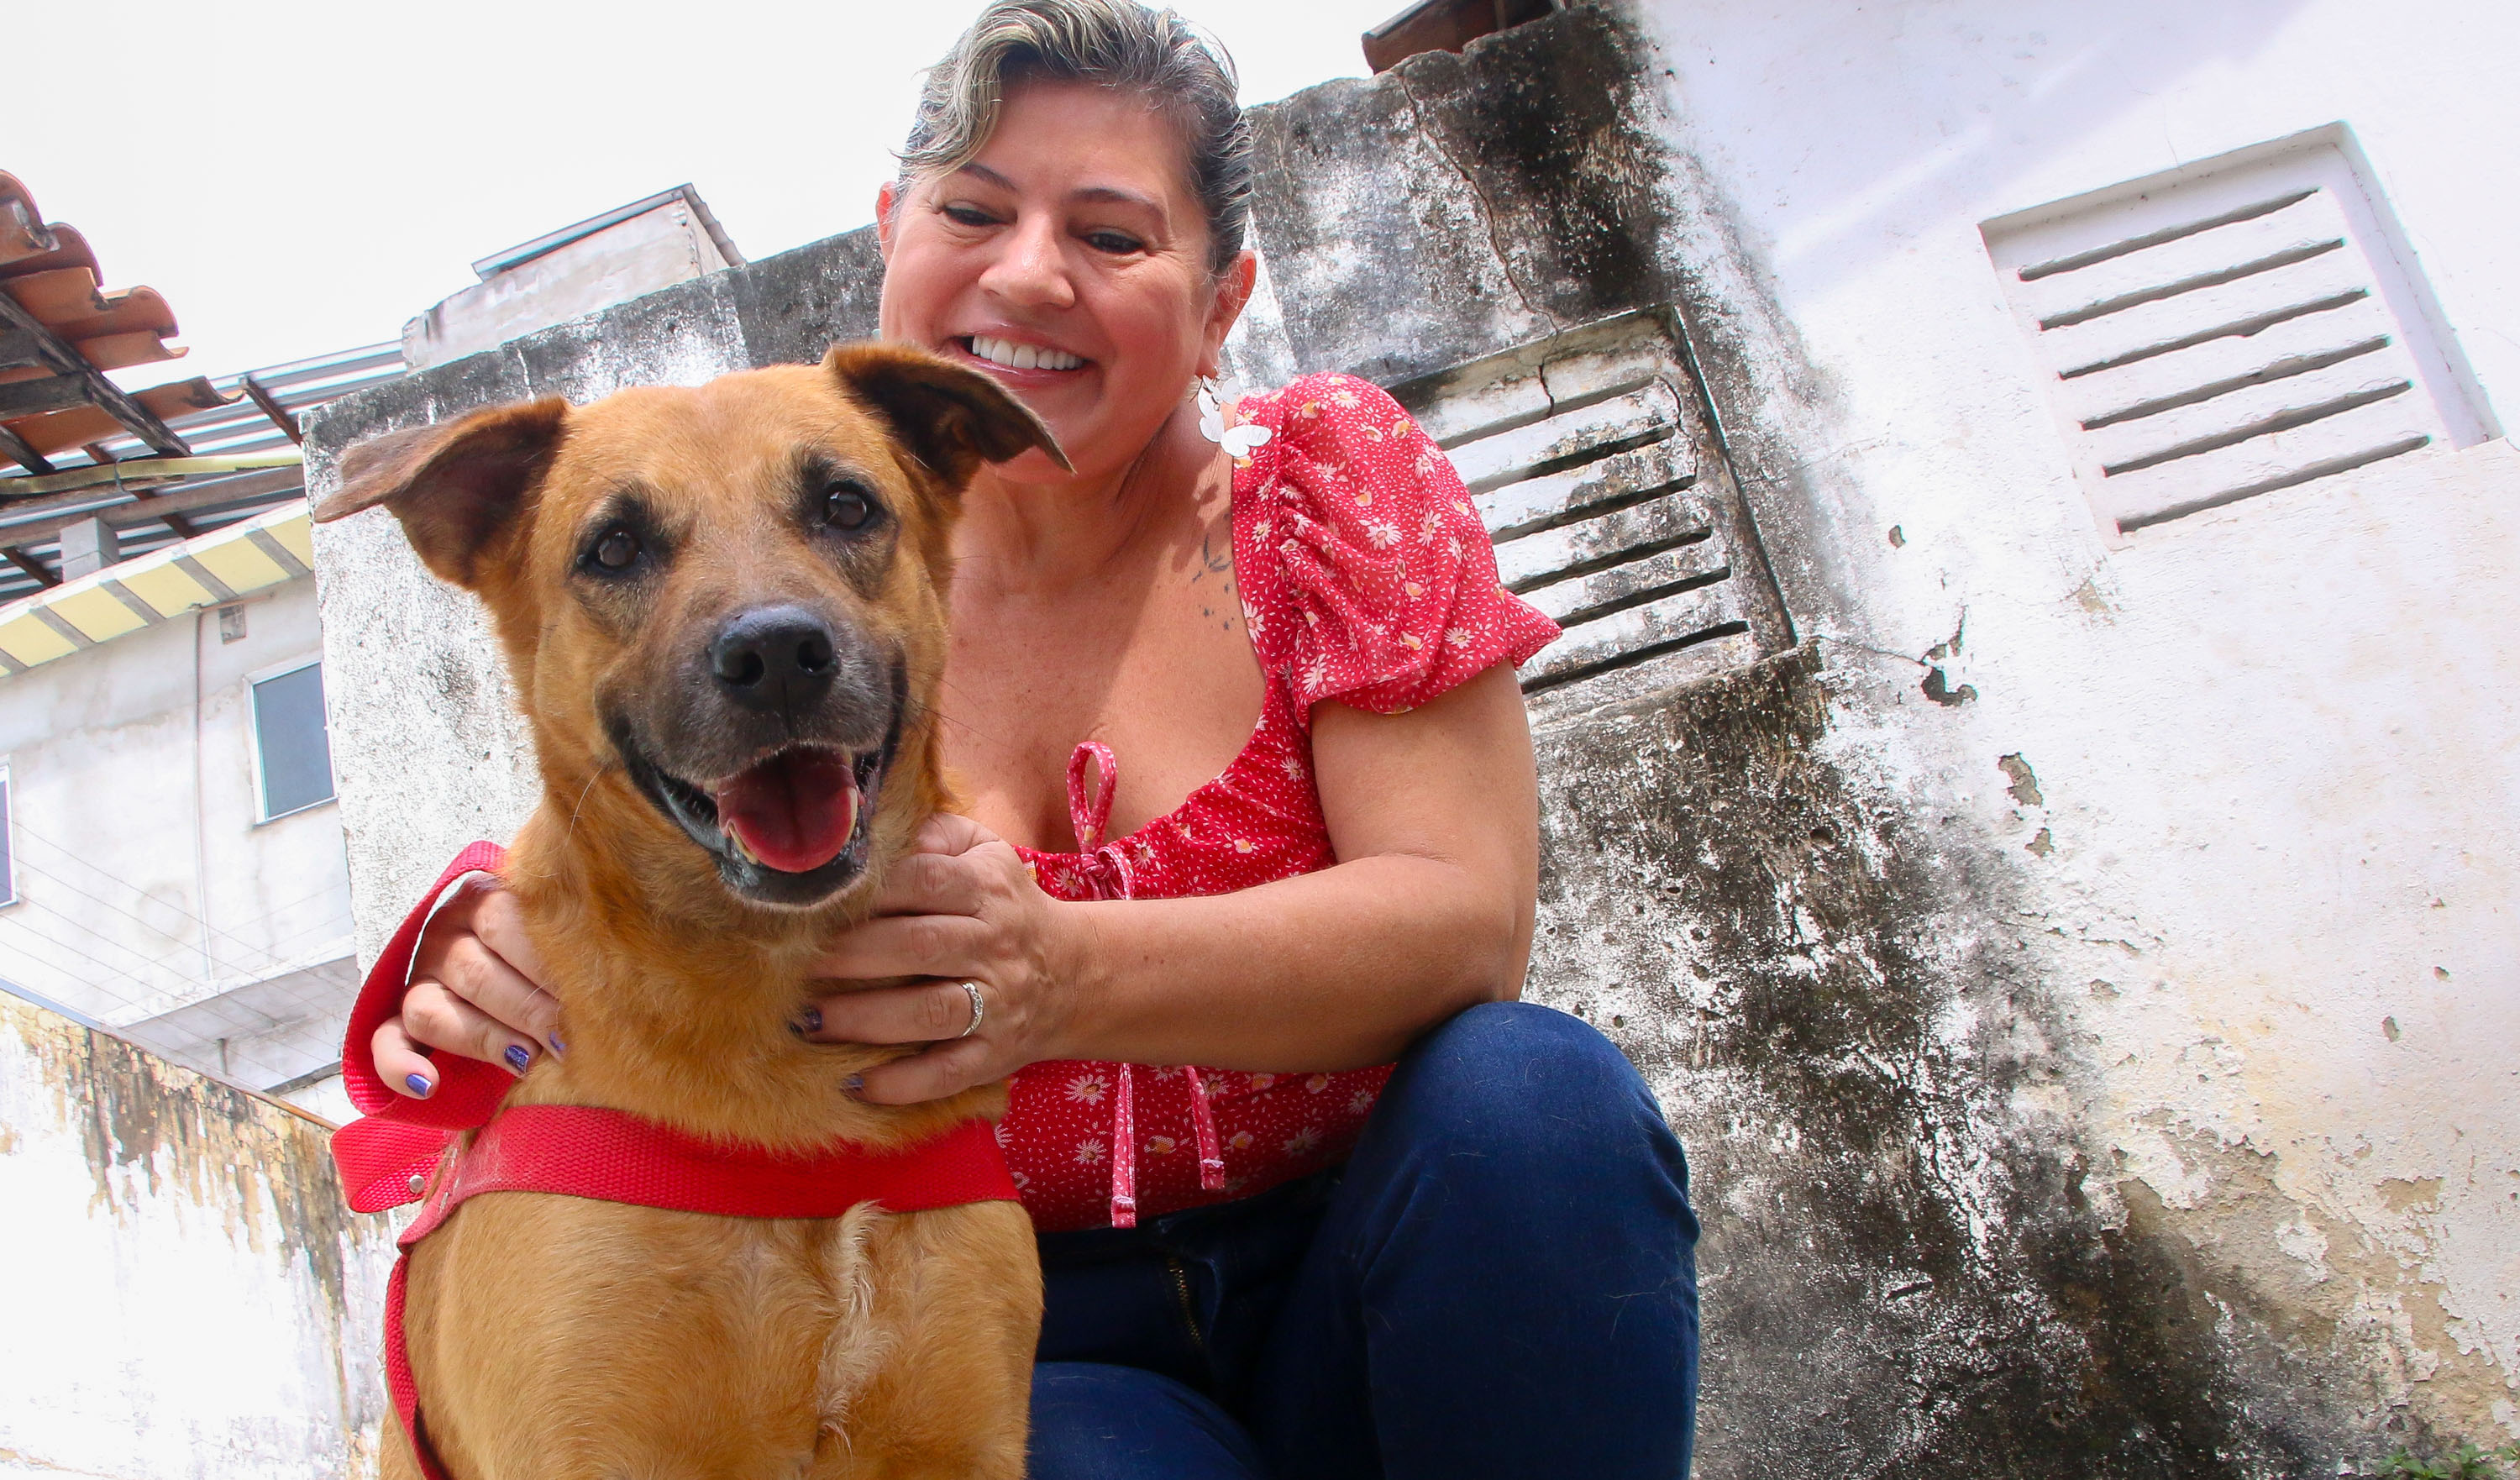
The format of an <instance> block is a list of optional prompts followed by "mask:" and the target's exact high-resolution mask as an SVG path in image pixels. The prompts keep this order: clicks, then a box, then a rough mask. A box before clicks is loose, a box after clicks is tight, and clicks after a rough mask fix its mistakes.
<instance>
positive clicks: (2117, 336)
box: [1986, 130, 2477, 530]
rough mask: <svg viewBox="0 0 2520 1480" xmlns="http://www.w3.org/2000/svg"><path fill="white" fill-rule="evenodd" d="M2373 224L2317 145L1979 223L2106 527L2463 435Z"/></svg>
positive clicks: (2446, 385)
mask: <svg viewBox="0 0 2520 1480" xmlns="http://www.w3.org/2000/svg"><path fill="white" fill-rule="evenodd" d="M2376 210H2377V207H2376V206H2375V205H2374V204H2373V202H2372V201H2371V199H2370V197H2369V196H2368V194H2367V192H2365V191H2364V190H2363V186H2362V184H2361V182H2360V180H2359V179H2358V178H2357V177H2356V175H2355V172H2354V169H2353V166H2352V164H2351V163H2350V161H2348V159H2347V158H2346V157H2345V156H2344V154H2343V153H2342V151H2340V150H2339V148H2338V147H2337V144H2336V140H2335V134H2334V132H2333V131H2324V130H2323V131H2320V132H2319V133H2318V134H2315V135H2312V136H2308V137H2306V138H2304V139H2302V140H2300V141H2295V142H2291V143H2288V144H2287V145H2284V146H2273V147H2270V148H2267V149H2263V150H2259V151H2253V152H2249V155H2248V156H2247V157H2240V158H2239V159H2238V160H2237V161H2236V162H2233V163H2229V164H2224V165H2220V166H2218V165H2217V164H2216V163H2214V161H2207V162H2206V163H2205V164H2202V165H2199V166H2196V167H2194V168H2192V169H2190V170H2187V171H2175V172H2173V173H2172V174H2171V175H2169V176H2163V177H2156V178H2154V179H2152V180H2143V181H2136V182H2133V183H2132V184H2130V185H2127V186H2123V187H2118V188H2116V189H2113V190H2111V191H2107V192H2103V193H2099V194H2097V195H2094V196H2092V197H2086V198H2084V199H2083V201H2081V202H2061V203H2059V204H2057V205H2054V206H2048V207H2043V208H2041V209H2039V210H2036V211H2029V212H2023V213H2022V214H2021V215H2020V216H2017V217H2010V218H2006V219H2004V220H2002V221H1995V222H1990V223H1988V225H1987V228H1986V239H1987V245H1988V249H1989V251H1990V252H1991V253H1992V254H1993V256H1994V258H1995V262H1996V266H1997V269H1998V271H1999V273H2000V274H2001V276H2002V279H2003V286H2004V291H2005V292H2006V293H2007V294H2008V295H2009V296H2010V297H2011V299H2012V302H2013V307H2014V310H2015V312H2016V313H2017V315H2018V316H2019V319H2020V321H2021V323H2022V326H2023V329H2024V331H2025V333H2027V334H2028V335H2029V336H2030V337H2031V340H2032V342H2033V344H2034V346H2035V347H2036V349H2037V351H2038V354H2039V357H2040V359H2041V361H2042V362H2043V363H2044V365H2045V366H2046V369H2047V372H2048V393H2049V396H2050V399H2051V400H2052V402H2053V403H2054V405H2055V407H2056V410H2057V412H2058V414H2059V421H2060V422H2061V423H2062V424H2064V426H2065V428H2066V433H2067V436H2068V438H2069V440H2070V441H2071V443H2072V445H2073V449H2074V455H2075V461H2076V465H2077V470H2078V471H2079V472H2080V474H2081V477H2082V479H2083V482H2084V485H2085V488H2086V489H2087V491H2088V492H2089V493H2090V494H2091V497H2092V502H2093V507H2094V509H2095V511H2096V512H2097V513H2098V514H2099V515H2100V516H2101V517H2102V518H2103V519H2104V520H2105V521H2107V522H2108V523H2109V524H2110V525H2111V526H2112V527H2114V528H2117V529H2121V530H2125V529H2138V528H2142V527H2145V526H2147V525H2152V524H2158V523H2161V522H2163V521H2165V520H2167V519H2171V518H2176V517H2180V516H2183V515H2185V514H2190V513H2195V512H2198V511H2201V510H2204V509H2210V508H2220V507H2222V506H2224V505H2227V504H2229V503H2232V502H2235V501H2237V500H2238V499H2241V498H2247V497H2253V496H2255V495H2257V494H2260V493H2265V492H2270V491H2273V490H2274V489H2277V488H2286V487H2293V486H2296V485H2298V484H2300V483H2303V482H2307V481H2310V480H2312V479H2315V478H2318V477H2321V476H2328V475H2331V474H2333V473H2334V472H2336V471H2347V470H2350V469H2353V468H2360V467H2367V466H2368V465H2369V464H2370V463H2372V462H2374V461H2377V460H2379V459H2381V458H2384V457H2395V456H2403V455H2404V454H2405V453H2407V452H2408V451H2413V450H2417V449H2420V448H2422V447H2424V446H2427V445H2429V444H2430V443H2431V442H2432V441H2435V440H2444V439H2450V440H2455V439H2456V438H2457V437H2459V436H2460V435H2462V434H2468V433H2473V432H2474V431H2475V429H2476V427H2475V423H2476V420H2477V419H2476V418H2475V416H2474V415H2473V413H2471V412H2469V411H2468V410H2467V409H2466V408H2465V407H2464V406H2463V405H2460V404H2457V401H2458V396H2457V393H2456V390H2455V384H2454V381H2455V378H2454V377H2446V376H2445V375H2444V371H2445V369H2446V368H2447V367H2448V365H2449V364H2450V362H2451V360H2452V359H2453V358H2454V350H2455V346H2451V352H2450V353H2448V354H2446V353H2444V352H2443V348H2442V346H2441V345H2440V344H2438V343H2432V342H2430V341H2429V337H2428V336H2429V330H2428V327H2427V326H2426V325H2424V324H2422V323H2410V322H2408V320H2406V319H2405V318H2403V317H2402V310H2403V307H2404V305H2406V304H2408V303H2411V302H2417V301H2421V298H2420V293H2419V292H2417V290H2418V289H2419V287H2420V285H2418V284H2412V283H2410V282H2408V280H2406V279H2405V278H2404V277H2403V275H2402V274H2400V270H2399V267H2398V258H2397V256H2396V255H2395V254H2394V253H2391V252H2390V251H2388V250H2387V249H2386V248H2385V247H2384V246H2383V245H2382V238H2381V228H2380V226H2379V224H2378V223H2379V221H2380V218H2379V217H2378V216H2377V214H2376ZM2445 389H2449V390H2450V392H2451V394H2450V396H2449V397H2448V400H2449V403H2450V404H2449V405H2448V409H2447V410H2446V403H2445V396H2444V391H2445ZM2471 439H2472V437H2471Z"/></svg>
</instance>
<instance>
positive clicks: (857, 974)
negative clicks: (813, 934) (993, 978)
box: [813, 915, 996, 981]
mask: <svg viewBox="0 0 2520 1480" xmlns="http://www.w3.org/2000/svg"><path fill="white" fill-rule="evenodd" d="M995 938H996V932H995V931H994V930H993V929H992V928H991V927H990V926H989V925H988V924H987V923H986V922H984V921H982V920H980V919H975V918H974V917H971V916H967V915H883V916H877V918H876V919H871V920H868V921H867V922H866V923H865V924H862V925H858V926H855V927H854V928H852V929H850V930H848V931H846V932H845V933H843V934H842V935H841V936H840V937H839V938H838V939H837V940H834V941H832V948H831V949H830V950H829V951H826V952H825V953H823V956H822V958H821V959H820V960H818V961H816V962H815V963H814V965H813V973H814V974H815V975H816V976H835V977H839V978H841V979H843V980H849V981H875V980H880V979H881V978H883V977H886V976H976V975H979V974H981V968H982V965H983V964H984V961H985V959H986V957H987V955H988V951H989V944H990V942H991V941H992V940H993V939H995Z"/></svg>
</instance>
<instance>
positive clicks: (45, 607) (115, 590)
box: [0, 498, 315, 674]
mask: <svg viewBox="0 0 2520 1480" xmlns="http://www.w3.org/2000/svg"><path fill="white" fill-rule="evenodd" d="M312 530H313V525H312V521H311V519H310V518H309V516H308V514H307V510H306V501H305V500H304V499H303V498H292V499H290V500H289V501H288V502H286V503H284V504H282V505H281V506H280V507H278V508H271V509H264V510H263V511H261V512H260V513H258V514H252V513H248V514H244V515H241V516H236V517H233V518H232V519H231V520H230V521H229V522H228V523H227V524H226V525H225V526H224V527H222V528H220V529H217V530H215V531H212V532H210V533H207V534H202V535H197V536H195V537H194V538H192V539H188V540H182V541H175V542H163V541H161V542H157V543H155V544H153V545H152V546H151V547H150V548H149V549H148V550H147V551H146V552H145V553H142V554H140V555H138V556H136V557H134V556H129V555H126V558H125V559H123V560H122V561H118V562H117V563H115V564H112V565H109V566H107V567H106V568H104V569H103V570H100V571H97V572H96V573H94V574H92V575H84V576H81V577H79V578H78V579H76V580H72V581H65V582H63V583H62V584H60V585H58V586H53V587H48V588H46V589H44V590H42V591H40V592H37V593H36V594H35V595H32V596H29V597H26V598H24V599H22V600H21V601H16V602H11V603H10V604H8V605H4V606H0V672H6V673H12V674H14V673H19V672H22V671H23V670H25V669H27V668H31V667H34V666H36V665H38V664H41V663H49V662H51V661H52V660H53V659H55V658H57V657H67V656H68V655H69V654H71V653H73V652H76V651H78V650H81V649H83V648H93V647H95V646H97V645H98V644H99V643H109V642H112V640H113V639H115V638H117V637H121V636H123V635H125V634H127V633H132V632H137V631H139V630H140V629H142V628H143V627H151V626H155V625H157V624H158V623H159V622H162V621H165V620H167V619H169V618H171V617H178V616H182V615H184V614H186V613H187V612H190V611H192V610H193V609H194V608H196V607H200V606H216V605H223V604H225V603H228V602H232V601H235V600H237V599H238V598H239V597H244V596H249V595H251V594H252V593H254V592H256V591H262V590H265V589H267V588H269V587H273V586H277V585H279V584H280V583H282V582H283V581H288V580H293V579H294V578H296V577H298V576H301V575H304V574H306V573H307V572H308V571H309V570H311V569H312V568H313V565H314V561H315V543H314V536H313V532H312Z"/></svg>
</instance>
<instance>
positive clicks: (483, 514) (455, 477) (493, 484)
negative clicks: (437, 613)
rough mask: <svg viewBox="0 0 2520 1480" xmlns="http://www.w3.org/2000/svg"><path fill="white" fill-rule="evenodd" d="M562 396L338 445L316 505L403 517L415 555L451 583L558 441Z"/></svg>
mask: <svg viewBox="0 0 2520 1480" xmlns="http://www.w3.org/2000/svg"><path fill="white" fill-rule="evenodd" d="M567 417H568V403H567V402H566V401H562V400H558V399H552V400H543V401H527V402H524V403H522V404H520V405H516V406H494V407H492V408H490V409H489V410H487V411H476V412H474V413H472V415H471V416H468V417H466V418H464V419H463V420H461V421H457V422H449V423H447V424H446V425H444V426H416V427H413V428H412V429H410V430H408V431H389V432H386V433H385V434H384V435H382V436H377V437H370V438H368V439H367V440H366V441H364V442H360V443H357V444H355V445H354V446H352V447H351V448H350V449H349V450H348V451H347V452H344V453H342V454H341V468H340V472H341V486H340V487H338V488H337V489H335V490H333V492H332V494H331V495H330V496H329V497H327V498H326V499H325V500H324V502H323V504H322V505H321V506H319V507H318V508H317V509H316V510H315V517H316V518H317V519H319V520H320V519H337V518H341V517H344V516H348V515H353V514H356V513H358V512H359V511H360V510H362V509H372V508H374V507H375V506H377V505H379V504H382V505H384V506H385V507H386V508H387V509H389V510H391V511H393V516H394V517H396V518H398V519H400V520H402V527H403V533H404V534H405V535H407V536H409V538H410V540H411V545H412V548H413V549H414V550H417V551H419V552H420V559H421V561H422V562H423V563H424V564H426V565H427V566H428V568H429V569H430V570H432V571H435V572H436V573H437V575H438V576H439V577H440V578H442V579H445V580H449V581H453V582H454V583H455V584H457V585H459V586H472V585H475V584H476V582H475V580H474V576H475V574H476V573H477V571H476V566H477V561H478V558H479V556H480V555H481V553H482V552H483V551H484V550H485V549H487V548H488V547H489V546H490V544H491V543H492V542H493V541H495V540H497V539H498V538H499V537H500V536H501V535H502V534H504V533H505V532H507V530H508V529H509V528H510V527H511V526H512V525H513V524H514V523H515V521H516V516H517V513H518V511H520V510H521V509H522V508H523V507H524V503H525V496H526V493H527V492H528V490H530V489H531V488H532V487H533V486H534V484H535V482H536V481H537V480H538V479H540V478H541V476H542V473H543V470H544V469H545V468H547V467H549V466H550V464H551V458H552V454H553V453H554V452H556V451H558V450H559V448H560V440H561V432H562V426H563V424H564V423H565V422H566V420H567Z"/></svg>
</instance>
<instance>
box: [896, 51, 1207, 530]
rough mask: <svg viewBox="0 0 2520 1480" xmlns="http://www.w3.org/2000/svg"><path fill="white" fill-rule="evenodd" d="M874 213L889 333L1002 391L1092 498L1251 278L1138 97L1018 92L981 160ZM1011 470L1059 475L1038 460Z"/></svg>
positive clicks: (1122, 464)
mask: <svg viewBox="0 0 2520 1480" xmlns="http://www.w3.org/2000/svg"><path fill="white" fill-rule="evenodd" d="M877 209H878V212H879V215H878V218H877V220H878V232H879V235H880V238H881V240H882V243H883V247H884V254H885V271H884V287H883V315H882V326H883V334H884V336H885V337H886V338H892V339H907V340H909V341H911V342H912V343H915V344H920V345H922V346H924V347H926V348H928V349H932V350H935V351H936V352H937V353H939V354H942V355H945V356H946V357H948V358H950V359H955V360H960V361H962V362H963V363H965V364H967V365H969V366H971V367H972V368H974V369H976V370H979V371H981V372H983V373H984V374H987V375H990V376H993V377H995V378H996V379H997V380H998V381H1000V382H1002V383H1003V384H1005V385H1006V386H1007V388H1009V389H1010V390H1012V391H1014V392H1015V393H1016V394H1017V395H1018V396H1020V397H1022V398H1023V401H1024V403H1025V404H1026V405H1028V406H1030V407H1031V408H1032V409H1033V410H1034V411H1035V412H1036V413H1038V414H1039V415H1040V416H1041V418H1042V419H1043V420H1044V421H1046V422H1048V423H1049V424H1050V426H1051V429H1052V430H1053V431H1054V432H1056V433H1057V436H1058V440H1059V445H1060V446H1062V447H1064V448H1065V449H1066V450H1067V455H1068V457H1069V458H1070V459H1071V460H1072V461H1073V462H1074V464H1075V467H1076V473H1075V477H1076V480H1077V481H1078V482H1080V483H1082V484H1084V485H1085V486H1089V487H1091V486H1098V485H1102V484H1106V483H1108V482H1109V480H1111V479H1112V478H1114V477H1116V476H1117V475H1118V474H1119V472H1120V471H1122V470H1124V469H1125V468H1127V467H1128V466H1129V464H1130V463H1131V462H1132V461H1133V460H1134V459H1135V458H1136V457H1137V456H1138V454H1139V452H1140V451H1141V450H1143V449H1144V448H1145V447H1146V446H1147V445H1148V441H1149V440H1150V439H1152V438H1153V436H1154V435H1155V432H1156V429H1157V428H1158V427H1160V426H1162V425H1163V424H1164V422H1165V420H1166V419H1167V418H1168V417H1170V416H1172V415H1173V414H1174V413H1175V412H1176V411H1177V410H1178V409H1179V408H1180V406H1181V405H1182V404H1183V398H1182V393H1181V391H1182V386H1183V385H1184V384H1185V383H1187V382H1188V381H1190V380H1191V379H1192V378H1193V377H1194V376H1198V375H1201V374H1208V373H1212V372H1213V371H1214V369H1215V364H1216V355H1217V351H1218V348H1219V346H1220V345H1222V343H1223V342H1224V338H1225V332H1226V330H1227V329H1228V328H1230V327H1231V326H1232V324H1233V317H1234V315H1233V310H1234V309H1237V308H1238V307H1239V293H1238V291H1227V292H1221V291H1220V282H1224V283H1235V282H1236V280H1237V277H1238V274H1237V273H1235V272H1231V271H1230V272H1229V273H1228V274H1227V276H1226V278H1224V279H1222V280H1220V279H1219V277H1218V276H1217V275H1216V273H1215V272H1214V271H1213V270H1212V267H1211V263H1210V260H1209V253H1210V247H1211V245H1212V244H1211V242H1210V239H1209V234H1208V229H1207V225H1206V221H1205V217H1204V216H1203V214H1202V212H1201V208H1200V206H1199V203H1198V200H1197V198H1196V196H1195V195H1194V194H1193V191H1192V189H1191V186H1190V169H1189V163H1188V159H1187V157H1186V154H1185V151H1184V146H1183V143H1182V138H1181V132H1180V129H1179V128H1178V127H1177V126H1176V124H1175V122H1174V120H1173V119H1172V118H1171V117H1169V116H1168V115H1167V114H1166V113H1165V112H1163V111H1162V110H1160V109H1156V108H1152V107H1149V106H1148V103H1147V101H1146V100H1145V99H1144V98H1142V97H1137V96H1134V95H1130V94H1126V93H1115V92H1113V91H1112V90H1110V89H1107V88H1102V87H1096V86H1092V85H1090V84H1081V83H1074V82H1057V81H1032V82H1025V83H1022V84H1019V85H1017V86H1015V87H1012V88H1011V89H1009V91H1008V93H1007V98H1006V102H1005V112H1004V114H1003V116H1002V118H1001V121H1000V126H999V127H998V129H997V130H996V132H995V133H993V134H992V135H991V136H990V139H989V142H988V144H987V146H986V147H985V148H984V149H982V150H981V152H980V154H979V156H978V157H975V158H973V159H971V160H970V161H969V162H968V163H967V164H965V165H963V166H962V167H961V168H959V169H956V170H953V171H952V172H950V173H948V174H945V175H943V176H940V177H935V178H926V179H921V180H918V181H915V182H913V183H911V184H910V185H908V186H906V187H887V188H886V189H885V191H884V193H883V196H882V199H881V200H880V201H879V202H878V204H877ZM1055 472H1056V470H1054V469H1053V468H1052V467H1051V465H1050V463H1049V461H1048V460H1047V459H1045V458H1042V457H1040V456H1039V455H1038V454H1032V455H1027V456H1026V457H1024V458H1023V459H1021V460H1020V461H1018V462H1016V463H1012V464H1009V465H1007V466H1006V467H1005V468H1003V469H1001V470H999V473H1000V474H1001V475H1003V476H1005V477H1007V478H1008V479H1009V480H1010V481H1013V482H1035V481H1048V480H1051V479H1052V478H1053V476H1054V474H1055ZM1062 480H1063V479H1062Z"/></svg>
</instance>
